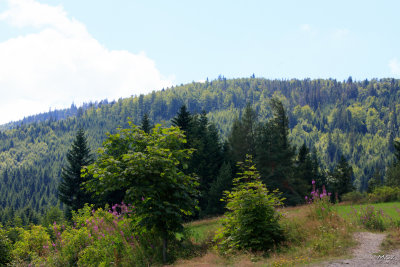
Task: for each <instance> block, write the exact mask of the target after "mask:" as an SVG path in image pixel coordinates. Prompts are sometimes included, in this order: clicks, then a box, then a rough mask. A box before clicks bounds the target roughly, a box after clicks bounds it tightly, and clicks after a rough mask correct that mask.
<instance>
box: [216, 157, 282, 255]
mask: <svg viewBox="0 0 400 267" xmlns="http://www.w3.org/2000/svg"><path fill="white" fill-rule="evenodd" d="M239 167H240V168H241V170H242V173H239V175H240V176H239V177H238V178H235V179H234V180H233V184H234V188H233V190H232V191H231V192H225V200H226V201H227V209H228V212H226V213H225V217H226V218H225V219H224V220H223V221H222V225H223V227H222V229H221V230H220V231H219V232H218V233H217V235H216V237H215V239H214V240H215V241H216V242H217V247H218V249H219V250H220V251H221V252H223V253H229V252H232V251H234V250H248V251H253V252H255V251H268V250H269V249H271V248H273V247H274V246H275V245H277V244H278V243H279V242H281V241H282V240H283V239H284V235H283V230H282V228H281V226H280V224H279V217H280V216H279V214H278V213H277V212H276V210H275V207H276V206H278V205H280V204H281V203H282V200H283V199H281V198H280V197H279V194H278V192H277V191H274V192H269V191H268V189H267V188H266V187H265V185H263V184H262V182H261V180H260V176H259V174H258V172H257V170H256V168H255V167H254V165H253V164H252V161H251V158H250V157H249V158H248V159H246V163H245V164H239Z"/></svg>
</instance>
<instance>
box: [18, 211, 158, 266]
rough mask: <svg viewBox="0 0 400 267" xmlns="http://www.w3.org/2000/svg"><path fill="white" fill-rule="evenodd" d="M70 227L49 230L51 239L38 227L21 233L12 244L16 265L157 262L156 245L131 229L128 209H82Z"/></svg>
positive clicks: (151, 238) (146, 235) (150, 236)
mask: <svg viewBox="0 0 400 267" xmlns="http://www.w3.org/2000/svg"><path fill="white" fill-rule="evenodd" d="M72 213H73V218H72V222H73V225H72V226H68V225H61V224H57V223H56V222H55V223H54V224H53V225H52V226H51V228H50V229H51V231H52V236H53V238H51V239H50V238H49V235H48V234H47V232H46V231H47V230H46V229H44V228H43V227H41V226H33V227H32V229H31V230H22V233H21V240H20V241H18V242H17V243H16V244H15V248H14V251H13V255H14V257H15V262H14V263H16V264H22V265H23V264H26V265H27V264H33V265H37V266H42V265H45V266H111V265H116V266H149V265H153V264H158V263H160V262H161V256H160V255H161V253H160V251H159V250H157V249H155V248H157V247H159V246H158V244H157V243H160V241H159V239H157V237H156V236H155V235H154V234H152V233H150V232H147V233H142V234H140V233H139V232H137V231H136V230H135V229H134V227H133V226H134V223H133V222H132V221H133V220H134V216H132V215H133V214H134V210H133V207H132V206H130V205H125V204H121V205H114V206H113V207H112V208H111V210H109V211H105V210H103V209H97V210H94V209H93V206H88V205H85V207H84V208H83V209H80V210H78V211H77V212H72Z"/></svg>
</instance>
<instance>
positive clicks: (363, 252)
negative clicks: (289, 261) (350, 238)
mask: <svg viewBox="0 0 400 267" xmlns="http://www.w3.org/2000/svg"><path fill="white" fill-rule="evenodd" d="M384 238H385V234H376V233H369V232H359V233H356V234H355V239H356V240H357V241H358V243H359V245H358V247H357V248H355V249H354V251H353V255H354V257H353V258H352V259H348V260H338V261H331V262H328V263H326V264H322V265H321V266H329V267H337V266H357V267H358V266H362V267H366V266H374V267H378V266H400V251H399V250H397V251H393V252H391V253H390V254H387V255H374V253H377V252H379V245H380V244H381V243H382V241H383V239H384Z"/></svg>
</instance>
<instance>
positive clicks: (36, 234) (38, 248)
mask: <svg viewBox="0 0 400 267" xmlns="http://www.w3.org/2000/svg"><path fill="white" fill-rule="evenodd" d="M49 244H51V241H50V236H49V234H48V233H47V232H46V229H45V228H44V227H43V226H40V225H34V226H32V228H31V229H30V230H22V232H21V234H20V240H19V241H17V242H16V243H15V245H14V250H13V251H12V254H13V256H14V258H15V260H16V261H17V262H31V261H33V260H36V259H37V258H39V257H42V256H45V255H46V252H47V250H46V247H48V246H49Z"/></svg>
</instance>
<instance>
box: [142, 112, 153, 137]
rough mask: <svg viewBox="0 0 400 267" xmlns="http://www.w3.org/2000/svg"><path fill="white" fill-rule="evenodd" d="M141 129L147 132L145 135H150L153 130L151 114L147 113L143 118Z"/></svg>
mask: <svg viewBox="0 0 400 267" xmlns="http://www.w3.org/2000/svg"><path fill="white" fill-rule="evenodd" d="M140 128H141V129H142V130H143V131H144V132H145V133H150V130H151V128H152V126H151V124H150V119H149V114H148V113H145V114H144V115H143V117H142V123H141V125H140Z"/></svg>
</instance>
